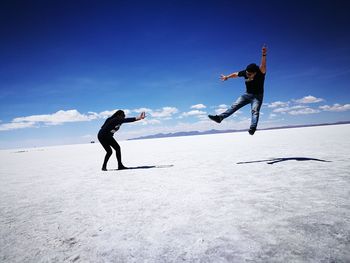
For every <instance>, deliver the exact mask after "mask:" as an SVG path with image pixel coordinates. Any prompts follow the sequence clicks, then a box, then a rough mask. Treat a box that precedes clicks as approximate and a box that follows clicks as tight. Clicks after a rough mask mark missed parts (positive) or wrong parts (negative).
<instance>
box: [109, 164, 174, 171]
mask: <svg viewBox="0 0 350 263" xmlns="http://www.w3.org/2000/svg"><path fill="white" fill-rule="evenodd" d="M173 166H174V165H173V164H165V165H143V166H134V167H128V168H126V169H123V170H118V169H108V170H107V171H124V170H137V169H152V168H170V167H173Z"/></svg>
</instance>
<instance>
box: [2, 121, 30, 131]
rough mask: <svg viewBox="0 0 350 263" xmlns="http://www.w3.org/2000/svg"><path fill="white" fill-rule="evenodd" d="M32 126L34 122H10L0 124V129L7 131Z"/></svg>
mask: <svg viewBox="0 0 350 263" xmlns="http://www.w3.org/2000/svg"><path fill="white" fill-rule="evenodd" d="M33 127H35V122H11V123H4V124H0V131H9V130H17V129H24V128H33Z"/></svg>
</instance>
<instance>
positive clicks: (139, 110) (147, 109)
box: [132, 108, 152, 113]
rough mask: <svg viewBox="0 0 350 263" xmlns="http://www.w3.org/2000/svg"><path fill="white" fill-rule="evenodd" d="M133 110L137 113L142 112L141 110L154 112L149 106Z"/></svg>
mask: <svg viewBox="0 0 350 263" xmlns="http://www.w3.org/2000/svg"><path fill="white" fill-rule="evenodd" d="M132 111H133V112H136V113H141V112H152V110H151V109H149V108H139V109H133V110H132Z"/></svg>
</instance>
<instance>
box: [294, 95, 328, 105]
mask: <svg viewBox="0 0 350 263" xmlns="http://www.w3.org/2000/svg"><path fill="white" fill-rule="evenodd" d="M321 101H324V99H322V98H316V97H314V96H311V95H309V96H306V97H304V98H301V99H298V100H295V102H297V103H302V104H309V103H317V102H321Z"/></svg>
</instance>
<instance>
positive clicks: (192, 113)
mask: <svg viewBox="0 0 350 263" xmlns="http://www.w3.org/2000/svg"><path fill="white" fill-rule="evenodd" d="M206 114H207V113H206V112H205V111H200V110H191V111H189V112H184V113H182V116H184V117H188V116H200V115H206Z"/></svg>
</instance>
